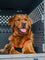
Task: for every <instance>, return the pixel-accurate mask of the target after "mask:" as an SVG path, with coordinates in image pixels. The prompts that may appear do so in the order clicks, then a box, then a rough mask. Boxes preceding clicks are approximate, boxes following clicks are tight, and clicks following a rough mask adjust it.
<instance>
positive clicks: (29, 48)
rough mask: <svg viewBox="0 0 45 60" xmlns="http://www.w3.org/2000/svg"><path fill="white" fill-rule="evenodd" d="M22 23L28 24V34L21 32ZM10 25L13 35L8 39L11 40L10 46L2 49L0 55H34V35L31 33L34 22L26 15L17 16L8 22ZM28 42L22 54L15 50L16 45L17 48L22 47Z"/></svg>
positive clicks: (7, 45) (26, 27)
mask: <svg viewBox="0 0 45 60" xmlns="http://www.w3.org/2000/svg"><path fill="white" fill-rule="evenodd" d="M22 22H26V26H25V29H26V32H24V33H23V32H20V31H19V30H18V28H19V29H21V28H23V26H22ZM8 23H9V24H10V25H11V28H12V34H11V36H10V37H9V38H8V39H9V40H10V43H9V44H6V45H5V47H4V49H0V53H9V54H34V53H35V51H34V48H33V33H32V31H31V23H32V20H31V19H30V18H29V17H28V15H26V14H16V15H14V16H13V17H11V18H10V19H9V20H8ZM27 39H30V40H28V41H27V42H26V43H25V44H24V47H23V49H22V53H20V52H18V51H17V50H15V49H14V47H13V46H14V45H15V46H16V47H17V48H21V47H22V43H23V42H24V41H25V40H27Z"/></svg>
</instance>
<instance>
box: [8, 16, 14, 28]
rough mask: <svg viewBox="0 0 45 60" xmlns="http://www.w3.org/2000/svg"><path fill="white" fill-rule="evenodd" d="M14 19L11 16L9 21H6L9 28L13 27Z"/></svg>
mask: <svg viewBox="0 0 45 60" xmlns="http://www.w3.org/2000/svg"><path fill="white" fill-rule="evenodd" d="M14 18H15V16H12V17H11V18H10V19H8V23H9V24H10V25H11V28H13V26H14Z"/></svg>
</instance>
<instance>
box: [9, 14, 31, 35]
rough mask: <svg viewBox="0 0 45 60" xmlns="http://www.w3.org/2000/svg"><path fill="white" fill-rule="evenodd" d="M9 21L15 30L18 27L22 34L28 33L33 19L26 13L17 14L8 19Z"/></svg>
mask: <svg viewBox="0 0 45 60" xmlns="http://www.w3.org/2000/svg"><path fill="white" fill-rule="evenodd" d="M8 23H9V24H10V25H11V28H12V29H13V30H14V31H15V29H17V31H18V32H19V33H20V34H27V33H28V31H29V30H30V29H31V23H32V20H31V19H30V18H29V17H28V15H26V14H16V15H14V16H13V17H11V18H10V19H9V20H8ZM14 31H13V32H14Z"/></svg>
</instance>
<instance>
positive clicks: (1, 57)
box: [0, 0, 45, 60]
mask: <svg viewBox="0 0 45 60" xmlns="http://www.w3.org/2000/svg"><path fill="white" fill-rule="evenodd" d="M14 14H28V16H29V17H30V18H31V19H32V20H33V23H32V29H31V30H32V32H33V33H34V49H35V51H36V54H24V55H9V54H0V60H6V59H7V60H15V59H16V60H19V59H20V60H24V59H25V60H26V59H27V60H29V59H30V60H41V59H42V60H45V58H44V56H45V54H44V52H45V40H44V19H43V16H44V1H43V0H40V1H39V0H25V1H24V0H22V1H21V0H19V1H18V0H15V1H14V0H4V1H3V0H0V49H2V48H4V46H5V45H6V44H7V43H9V41H8V37H9V36H10V35H11V32H12V30H11V27H10V25H9V24H8V19H9V18H10V17H11V16H13V15H14ZM39 53H40V54H39Z"/></svg>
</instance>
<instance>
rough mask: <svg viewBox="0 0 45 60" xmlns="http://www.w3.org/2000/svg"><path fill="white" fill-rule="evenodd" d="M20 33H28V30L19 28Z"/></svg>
mask: <svg viewBox="0 0 45 60" xmlns="http://www.w3.org/2000/svg"><path fill="white" fill-rule="evenodd" d="M18 31H19V32H22V33H25V32H26V28H18Z"/></svg>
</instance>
